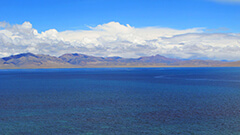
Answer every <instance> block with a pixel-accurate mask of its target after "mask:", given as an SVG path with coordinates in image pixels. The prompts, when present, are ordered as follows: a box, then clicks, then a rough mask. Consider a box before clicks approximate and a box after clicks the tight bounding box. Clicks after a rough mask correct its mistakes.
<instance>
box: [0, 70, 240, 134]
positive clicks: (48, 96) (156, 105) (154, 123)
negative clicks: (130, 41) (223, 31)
mask: <svg viewBox="0 0 240 135" xmlns="http://www.w3.org/2000/svg"><path fill="white" fill-rule="evenodd" d="M0 134H14V135H15V134H24V135H28V134H29V135H32V134H44V135H46V134H74V135H75V134H86V135H88V134H99V135H100V134H103V135H105V134H136V135H140V134H143V135H144V134H149V135H155V134H156V135H159V134H162V135H169V134H183V135H188V134H189V135H193V134H194V135H203V134H206V135H216V134H217V135H231V134H233V135H239V134H240V68H98V69H23V70H0Z"/></svg>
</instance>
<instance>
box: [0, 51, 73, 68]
mask: <svg viewBox="0 0 240 135" xmlns="http://www.w3.org/2000/svg"><path fill="white" fill-rule="evenodd" d="M2 60H3V61H4V62H3V63H2V64H1V65H0V67H9V68H17V67H24V68H25V67H26V68H28V67H29V68H36V67H40V68H51V67H62V66H64V67H68V66H71V64H69V63H67V62H64V61H63V60H62V59H60V58H57V57H54V56H49V55H35V54H32V53H22V54H18V55H12V56H9V57H4V58H2Z"/></svg>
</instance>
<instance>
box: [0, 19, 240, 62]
mask: <svg viewBox="0 0 240 135" xmlns="http://www.w3.org/2000/svg"><path fill="white" fill-rule="evenodd" d="M0 27H2V30H0V57H3V56H8V55H11V54H17V53H23V52H32V53H37V54H50V55H55V56H59V55H62V54H64V53H84V54H88V55H95V56H121V57H140V56H143V55H155V54H161V55H165V56H170V57H176V58H209V59H228V60H239V58H240V35H239V34H231V33H226V34H217V33H215V34H214V33H213V34H209V33H204V30H205V29H204V28H191V29H185V30H176V29H170V28H158V27H147V28H134V27H132V26H130V25H128V24H127V25H122V24H120V23H118V22H109V23H106V24H102V25H98V26H96V27H90V30H76V31H63V32H58V31H57V30H55V29H50V30H47V31H45V32H41V33H39V32H38V31H37V30H36V29H34V28H32V24H31V23H30V22H24V23H23V24H17V25H9V24H8V23H0Z"/></svg>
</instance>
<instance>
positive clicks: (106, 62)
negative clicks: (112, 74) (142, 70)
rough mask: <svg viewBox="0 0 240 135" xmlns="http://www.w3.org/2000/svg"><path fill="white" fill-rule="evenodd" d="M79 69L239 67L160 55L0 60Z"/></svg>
mask: <svg viewBox="0 0 240 135" xmlns="http://www.w3.org/2000/svg"><path fill="white" fill-rule="evenodd" d="M81 67H240V61H235V62H226V61H216V60H199V59H195V60H182V59H175V58H167V57H164V56H161V55H155V56H144V57H139V58H122V57H95V56H89V55H85V54H78V53H72V54H70V53H69V54H64V55H62V56H60V57H55V56H50V55H42V54H33V53H21V54H17V55H11V56H9V57H4V58H0V69H11V68H81Z"/></svg>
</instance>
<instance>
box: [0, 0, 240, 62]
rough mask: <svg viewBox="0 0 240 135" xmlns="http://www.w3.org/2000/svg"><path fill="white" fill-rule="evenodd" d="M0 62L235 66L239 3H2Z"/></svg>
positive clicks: (184, 0) (239, 56) (226, 0)
mask: <svg viewBox="0 0 240 135" xmlns="http://www.w3.org/2000/svg"><path fill="white" fill-rule="evenodd" d="M0 13H1V14H0V57H5V56H9V55H13V54H18V53H24V52H32V53H37V54H50V55H54V56H60V55H62V54H64V53H83V54H88V55H94V56H104V57H106V56H121V57H140V56H149V55H156V54H160V55H164V56H167V57H172V58H182V59H213V60H240V34H239V33H240V27H239V22H240V15H239V14H240V0H21V1H19V0H2V1H1V4H0Z"/></svg>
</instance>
